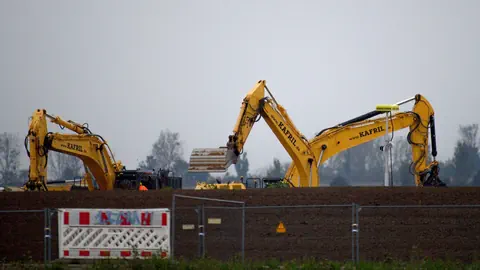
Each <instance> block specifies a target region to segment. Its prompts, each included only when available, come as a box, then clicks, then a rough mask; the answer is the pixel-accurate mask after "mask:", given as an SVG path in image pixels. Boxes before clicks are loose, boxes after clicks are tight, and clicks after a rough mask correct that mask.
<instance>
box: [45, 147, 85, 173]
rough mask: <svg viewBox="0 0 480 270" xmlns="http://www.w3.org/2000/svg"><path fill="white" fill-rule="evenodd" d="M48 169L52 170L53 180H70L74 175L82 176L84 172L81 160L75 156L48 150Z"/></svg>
mask: <svg viewBox="0 0 480 270" xmlns="http://www.w3.org/2000/svg"><path fill="white" fill-rule="evenodd" d="M48 159H49V161H48V166H49V167H50V168H49V171H52V172H53V175H54V177H49V178H50V179H53V178H54V179H55V180H70V179H73V178H76V177H82V176H83V174H84V171H85V170H84V167H83V162H82V160H81V159H79V158H78V157H76V156H71V155H67V154H63V153H59V152H52V151H50V152H48Z"/></svg>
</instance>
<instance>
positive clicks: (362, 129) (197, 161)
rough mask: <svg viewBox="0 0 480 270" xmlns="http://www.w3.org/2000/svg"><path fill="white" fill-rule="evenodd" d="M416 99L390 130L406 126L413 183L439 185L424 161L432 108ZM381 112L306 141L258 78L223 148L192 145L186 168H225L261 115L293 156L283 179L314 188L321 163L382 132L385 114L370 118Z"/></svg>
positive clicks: (233, 160)
mask: <svg viewBox="0 0 480 270" xmlns="http://www.w3.org/2000/svg"><path fill="white" fill-rule="evenodd" d="M265 90H266V91H267V92H268V93H269V95H270V96H269V97H268V96H267V97H266V96H265ZM414 99H415V101H416V103H415V107H414V109H413V111H412V112H406V113H398V114H395V115H393V116H392V117H391V121H392V124H391V125H389V128H388V131H389V132H392V131H393V130H398V129H402V128H405V127H410V133H409V136H408V140H409V142H410V143H411V144H412V147H413V158H414V160H415V162H414V164H415V166H414V167H415V170H416V172H417V175H418V177H417V178H416V183H417V185H419V186H420V185H422V186H423V185H424V184H428V183H431V184H432V185H442V184H443V183H442V182H441V181H440V180H439V179H438V163H437V162H436V161H434V162H433V163H431V164H429V165H428V166H427V165H426V158H427V149H428V126H429V125H430V128H431V130H432V141H433V143H432V147H433V151H434V156H436V144H435V129H434V118H433V114H434V111H433V108H432V106H431V105H430V103H429V102H428V101H427V100H426V99H425V98H424V97H422V96H421V95H416V96H415V98H414ZM411 100H412V99H408V100H405V101H402V102H399V103H398V104H399V105H401V104H404V103H406V102H409V101H411ZM384 113H385V112H383V111H377V110H375V111H372V112H370V113H367V114H365V115H362V116H359V117H357V118H354V119H351V120H349V121H347V122H344V123H341V124H339V125H337V126H335V127H332V128H329V129H326V130H323V131H322V132H320V133H319V134H317V136H315V138H314V139H312V140H307V139H306V138H305V136H304V135H303V134H301V133H300V132H299V131H298V130H297V129H296V127H295V125H294V124H293V122H292V121H291V119H290V117H289V116H288V114H287V112H286V110H285V108H284V107H283V106H281V105H280V104H278V103H277V101H276V100H275V98H274V97H273V95H272V94H271V92H270V90H269V89H268V88H267V86H266V82H265V81H264V80H261V81H259V82H257V84H256V85H255V86H254V87H253V88H252V89H251V90H250V91H249V92H248V94H247V95H246V97H245V98H244V100H243V102H242V107H241V110H240V114H239V116H238V118H237V122H236V124H235V127H234V130H233V134H232V135H230V136H229V137H228V142H227V145H226V147H219V148H195V149H193V151H192V154H191V156H190V166H189V169H188V170H189V172H226V170H227V169H228V167H229V166H230V165H232V164H235V163H236V161H237V160H238V157H239V155H240V154H241V153H242V150H243V147H244V145H245V142H246V140H247V137H248V135H249V133H250V131H251V129H252V127H253V125H254V124H255V123H256V122H258V121H259V120H260V118H261V117H263V119H264V120H265V122H266V123H267V125H268V126H269V127H270V129H271V130H272V131H273V133H274V135H275V136H276V137H277V139H278V140H279V141H280V143H281V144H282V145H283V147H284V148H285V150H286V151H287V153H288V154H289V155H290V157H291V158H292V164H291V165H290V167H289V169H288V171H287V173H286V175H285V177H284V180H286V181H287V182H288V183H289V186H290V187H318V186H319V185H320V182H319V181H320V180H319V176H318V166H319V165H320V164H322V163H323V162H325V161H326V160H327V159H328V158H330V157H332V156H333V155H335V154H337V153H339V152H341V151H344V150H346V149H349V148H351V147H354V146H356V145H359V144H362V143H366V142H368V141H371V140H373V139H375V138H378V137H379V136H382V135H385V129H386V128H385V126H386V125H385V124H386V123H385V122H386V121H385V118H382V119H374V120H371V119H370V118H372V117H374V116H376V115H380V114H384ZM368 119H370V120H368ZM382 121H383V122H382ZM392 126H393V128H392ZM427 172H431V176H429V177H425V176H426V175H427ZM426 179H428V181H427V180H426Z"/></svg>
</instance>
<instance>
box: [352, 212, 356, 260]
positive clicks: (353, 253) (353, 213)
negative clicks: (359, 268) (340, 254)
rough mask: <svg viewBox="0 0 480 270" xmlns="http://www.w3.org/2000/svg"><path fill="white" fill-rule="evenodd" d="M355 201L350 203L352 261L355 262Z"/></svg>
mask: <svg viewBox="0 0 480 270" xmlns="http://www.w3.org/2000/svg"><path fill="white" fill-rule="evenodd" d="M355 229H356V228H355V203H352V262H355Z"/></svg>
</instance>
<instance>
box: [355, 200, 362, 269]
mask: <svg viewBox="0 0 480 270" xmlns="http://www.w3.org/2000/svg"><path fill="white" fill-rule="evenodd" d="M361 209H362V208H361V206H360V205H358V204H356V206H355V210H356V211H355V212H356V219H357V221H356V223H357V263H358V262H360V243H359V242H360V240H359V238H360V219H359V215H360V210H361Z"/></svg>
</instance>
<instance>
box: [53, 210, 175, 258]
mask: <svg viewBox="0 0 480 270" xmlns="http://www.w3.org/2000/svg"><path fill="white" fill-rule="evenodd" d="M58 228H59V230H58V232H59V235H58V242H59V243H58V246H59V257H60V258H72V259H74V258H77V259H99V258H107V257H110V258H134V257H137V258H147V257H151V256H153V255H156V256H160V257H168V256H169V253H170V210H169V209H167V208H156V209H75V208H74V209H72V208H68V209H59V212H58Z"/></svg>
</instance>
